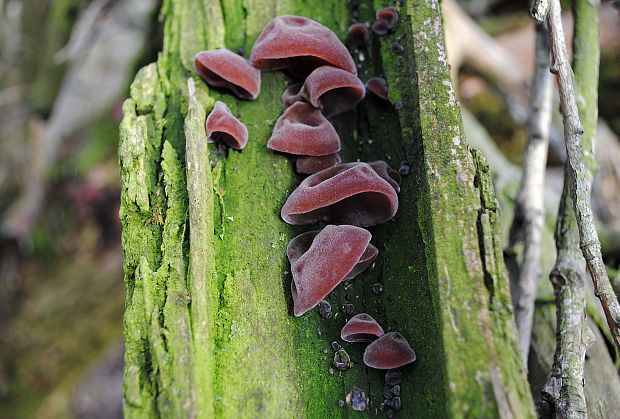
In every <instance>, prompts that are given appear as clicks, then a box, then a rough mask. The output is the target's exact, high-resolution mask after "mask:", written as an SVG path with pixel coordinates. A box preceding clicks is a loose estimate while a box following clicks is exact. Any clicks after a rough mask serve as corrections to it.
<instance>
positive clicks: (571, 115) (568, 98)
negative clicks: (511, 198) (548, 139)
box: [547, 0, 620, 350]
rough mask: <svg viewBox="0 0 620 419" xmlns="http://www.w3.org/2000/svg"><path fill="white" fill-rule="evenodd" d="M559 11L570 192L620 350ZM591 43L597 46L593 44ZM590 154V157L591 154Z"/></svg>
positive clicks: (555, 24)
mask: <svg viewBox="0 0 620 419" xmlns="http://www.w3.org/2000/svg"><path fill="white" fill-rule="evenodd" d="M560 13H561V11H560V2H559V0H552V1H551V3H550V5H549V14H548V16H547V23H548V25H549V41H550V45H551V55H552V59H553V66H552V69H553V70H554V72H555V73H556V74H557V76H556V77H557V80H558V88H559V92H560V103H561V112H562V117H563V121H564V135H565V140H566V151H567V155H568V161H567V167H568V173H569V175H570V195H571V199H572V201H573V207H574V211H575V216H576V219H577V227H578V229H579V245H580V247H581V251H582V253H583V256H584V258H585V260H586V265H587V268H588V272H589V273H590V276H591V277H592V282H593V283H594V290H595V294H596V296H597V297H598V298H599V299H600V301H601V305H602V306H603V309H604V311H605V316H606V318H607V324H608V325H609V329H610V331H611V333H612V336H613V338H614V343H615V345H616V348H617V349H618V350H620V304H618V299H617V298H616V295H615V294H614V291H613V289H612V287H611V283H610V282H609V278H608V277H607V272H606V270H605V265H604V263H603V258H602V256H601V245H600V242H599V239H598V235H597V232H596V229H595V227H594V217H593V215H592V208H591V207H590V192H591V178H592V174H591V173H590V171H589V170H588V169H587V168H586V166H585V164H584V150H583V148H582V145H581V142H580V139H581V135H582V134H583V128H582V125H581V121H580V117H579V113H578V111H577V103H576V100H575V83H574V80H573V73H572V70H571V67H570V63H569V62H568V58H567V57H568V55H567V52H566V44H565V42H564V30H563V29H562V20H561V16H560ZM589 47H590V48H594V46H592V45H590V46H589ZM588 157H589V158H591V156H588Z"/></svg>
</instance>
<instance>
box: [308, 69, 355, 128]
mask: <svg viewBox="0 0 620 419" xmlns="http://www.w3.org/2000/svg"><path fill="white" fill-rule="evenodd" d="M365 93H366V88H365V87H364V83H362V81H361V80H360V79H358V78H357V76H355V75H353V74H351V73H349V72H348V71H344V70H342V69H340V68H336V67H332V66H329V65H324V66H321V67H319V68H317V69H316V70H314V71H313V72H312V73H310V75H309V76H308V78H306V81H305V82H304V84H303V87H302V88H301V91H300V92H299V95H300V96H301V97H302V98H304V99H305V100H306V101H308V102H309V103H310V104H311V105H312V106H314V107H315V108H319V109H321V112H323V115H325V117H326V118H331V117H332V116H336V115H340V114H341V113H344V112H346V111H348V110H350V109H353V108H354V107H355V105H357V104H358V103H360V101H361V100H362V99H363V98H364V94H365Z"/></svg>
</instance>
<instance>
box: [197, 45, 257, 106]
mask: <svg viewBox="0 0 620 419" xmlns="http://www.w3.org/2000/svg"><path fill="white" fill-rule="evenodd" d="M194 68H195V69H196V73H197V74H198V75H199V76H200V78H201V79H203V80H204V81H205V82H207V84H209V85H211V86H214V87H219V88H222V89H226V90H230V91H231V92H233V93H234V94H235V95H236V96H237V97H239V98H241V99H247V100H250V99H256V97H257V96H258V94H259V93H260V71H258V70H257V69H255V68H254V67H252V66H251V65H250V64H249V63H248V62H247V61H246V60H245V59H244V58H243V57H240V56H239V55H237V54H235V53H234V52H232V51H229V50H227V49H215V50H211V51H201V52H199V53H198V54H196V55H195V56H194Z"/></svg>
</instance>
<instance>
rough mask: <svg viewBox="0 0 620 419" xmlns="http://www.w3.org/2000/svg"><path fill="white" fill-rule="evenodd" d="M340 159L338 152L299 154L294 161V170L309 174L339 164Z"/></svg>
mask: <svg viewBox="0 0 620 419" xmlns="http://www.w3.org/2000/svg"><path fill="white" fill-rule="evenodd" d="M340 161H341V160H340V154H338V153H333V154H327V155H325V156H299V157H297V161H296V162H295V170H296V171H297V173H300V174H302V175H311V174H313V173H316V172H320V171H321V170H325V169H327V168H329V167H332V166H335V165H337V164H340Z"/></svg>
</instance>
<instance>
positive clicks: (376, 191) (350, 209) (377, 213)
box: [281, 162, 398, 227]
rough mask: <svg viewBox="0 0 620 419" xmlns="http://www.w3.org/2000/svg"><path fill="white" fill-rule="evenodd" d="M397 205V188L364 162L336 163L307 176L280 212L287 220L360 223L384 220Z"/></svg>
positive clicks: (310, 222) (302, 222) (371, 223)
mask: <svg viewBox="0 0 620 419" xmlns="http://www.w3.org/2000/svg"><path fill="white" fill-rule="evenodd" d="M397 209H398V196H397V194H396V191H395V190H394V188H393V187H392V185H390V183H388V182H387V181H386V180H385V179H383V178H382V177H381V176H380V175H379V174H377V172H376V171H375V170H374V169H373V168H372V167H371V166H369V165H368V164H367V163H362V162H355V163H345V164H339V165H336V166H333V167H330V168H328V169H325V170H322V171H320V172H318V173H315V174H313V175H311V176H309V177H307V178H306V179H305V180H304V181H303V182H301V184H300V185H299V186H298V187H297V188H296V189H295V190H294V191H293V192H292V193H291V195H290V196H289V197H288V199H287V201H286V202H285V203H284V206H283V207H282V211H281V216H282V219H283V220H284V221H286V222H287V223H289V224H294V225H300V224H313V223H317V222H319V221H325V222H332V223H336V224H352V225H357V226H361V227H366V226H372V225H377V224H381V223H384V222H386V221H388V220H389V219H391V218H392V217H394V215H395V214H396V210H397Z"/></svg>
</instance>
